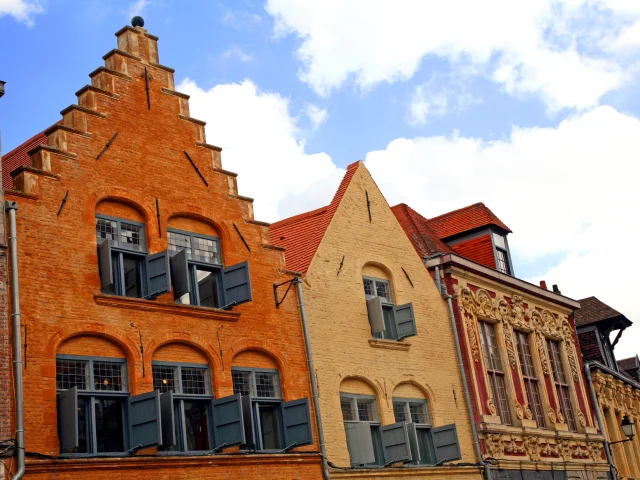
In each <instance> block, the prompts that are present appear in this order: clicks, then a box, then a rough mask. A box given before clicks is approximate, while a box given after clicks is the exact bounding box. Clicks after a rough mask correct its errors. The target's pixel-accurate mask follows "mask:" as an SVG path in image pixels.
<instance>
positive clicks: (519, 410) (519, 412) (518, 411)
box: [513, 398, 524, 420]
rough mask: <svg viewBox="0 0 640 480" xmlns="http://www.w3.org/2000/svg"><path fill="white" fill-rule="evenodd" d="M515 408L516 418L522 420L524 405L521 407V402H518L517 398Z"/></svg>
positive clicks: (514, 403)
mask: <svg viewBox="0 0 640 480" xmlns="http://www.w3.org/2000/svg"><path fill="white" fill-rule="evenodd" d="M513 408H515V410H516V417H518V418H519V419H520V420H522V419H523V418H524V410H523V409H522V405H520V402H518V400H517V399H515V398H514V399H513Z"/></svg>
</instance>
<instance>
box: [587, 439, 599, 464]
mask: <svg viewBox="0 0 640 480" xmlns="http://www.w3.org/2000/svg"><path fill="white" fill-rule="evenodd" d="M587 446H588V447H589V455H590V456H591V459H592V460H593V461H594V462H598V461H600V460H602V443H598V442H589V444H588V445H587Z"/></svg>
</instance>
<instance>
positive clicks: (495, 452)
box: [484, 433, 503, 458]
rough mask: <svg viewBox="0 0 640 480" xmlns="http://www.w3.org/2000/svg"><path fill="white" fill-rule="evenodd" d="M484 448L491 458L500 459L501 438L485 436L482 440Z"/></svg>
mask: <svg viewBox="0 0 640 480" xmlns="http://www.w3.org/2000/svg"><path fill="white" fill-rule="evenodd" d="M484 446H485V449H486V451H487V455H489V457H492V458H500V457H502V453H503V445H502V437H501V436H500V435H497V434H495V433H491V434H489V435H486V436H485V438H484Z"/></svg>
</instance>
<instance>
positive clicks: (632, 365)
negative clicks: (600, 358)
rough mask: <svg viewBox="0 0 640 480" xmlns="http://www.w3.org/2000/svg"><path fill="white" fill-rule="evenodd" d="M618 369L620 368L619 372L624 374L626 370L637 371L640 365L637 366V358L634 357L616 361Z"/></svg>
mask: <svg viewBox="0 0 640 480" xmlns="http://www.w3.org/2000/svg"><path fill="white" fill-rule="evenodd" d="M618 367H619V368H620V370H624V371H625V372H626V371H627V370H633V369H637V368H639V367H640V365H638V357H637V356H636V357H630V358H623V359H622V360H618Z"/></svg>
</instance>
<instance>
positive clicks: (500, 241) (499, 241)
mask: <svg viewBox="0 0 640 480" xmlns="http://www.w3.org/2000/svg"><path fill="white" fill-rule="evenodd" d="M493 243H495V244H496V247H498V248H502V249H503V250H506V249H507V244H506V242H505V240H504V237H503V236H502V235H498V234H497V233H494V234H493Z"/></svg>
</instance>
